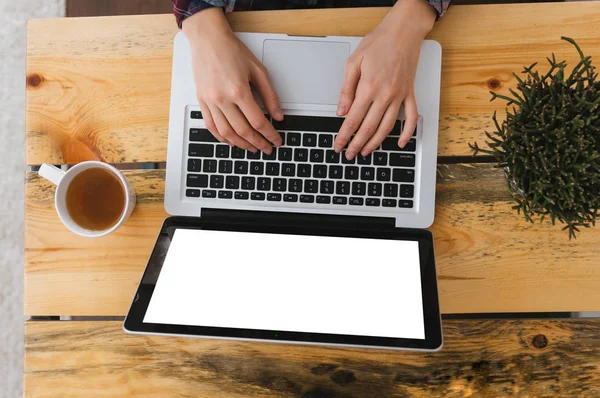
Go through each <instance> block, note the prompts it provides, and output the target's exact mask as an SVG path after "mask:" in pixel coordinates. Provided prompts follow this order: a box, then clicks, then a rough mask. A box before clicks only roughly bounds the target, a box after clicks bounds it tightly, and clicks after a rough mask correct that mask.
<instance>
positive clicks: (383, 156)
mask: <svg viewBox="0 0 600 398" xmlns="http://www.w3.org/2000/svg"><path fill="white" fill-rule="evenodd" d="M387 161H388V154H387V153H385V152H375V153H373V164H374V165H376V166H387Z"/></svg>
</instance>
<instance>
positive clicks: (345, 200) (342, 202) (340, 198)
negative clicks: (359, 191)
mask: <svg viewBox="0 0 600 398" xmlns="http://www.w3.org/2000/svg"><path fill="white" fill-rule="evenodd" d="M346 203H348V198H344V197H343V196H334V197H333V204H334V205H345V204H346Z"/></svg>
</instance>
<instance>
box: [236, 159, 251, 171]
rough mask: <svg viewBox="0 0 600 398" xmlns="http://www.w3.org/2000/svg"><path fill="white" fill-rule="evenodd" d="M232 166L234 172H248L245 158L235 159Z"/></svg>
mask: <svg viewBox="0 0 600 398" xmlns="http://www.w3.org/2000/svg"><path fill="white" fill-rule="evenodd" d="M234 166H235V167H234V173H235V174H248V162H246V161H245V160H236V161H235V165H234Z"/></svg>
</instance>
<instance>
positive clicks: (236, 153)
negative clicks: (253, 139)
mask: <svg viewBox="0 0 600 398" xmlns="http://www.w3.org/2000/svg"><path fill="white" fill-rule="evenodd" d="M231 157H232V158H234V159H244V158H245V157H246V151H245V150H244V149H242V148H238V147H236V146H235V147H233V148H231Z"/></svg>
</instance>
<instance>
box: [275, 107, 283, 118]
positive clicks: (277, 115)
mask: <svg viewBox="0 0 600 398" xmlns="http://www.w3.org/2000/svg"><path fill="white" fill-rule="evenodd" d="M275 119H278V120H281V119H283V112H281V109H275Z"/></svg>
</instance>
